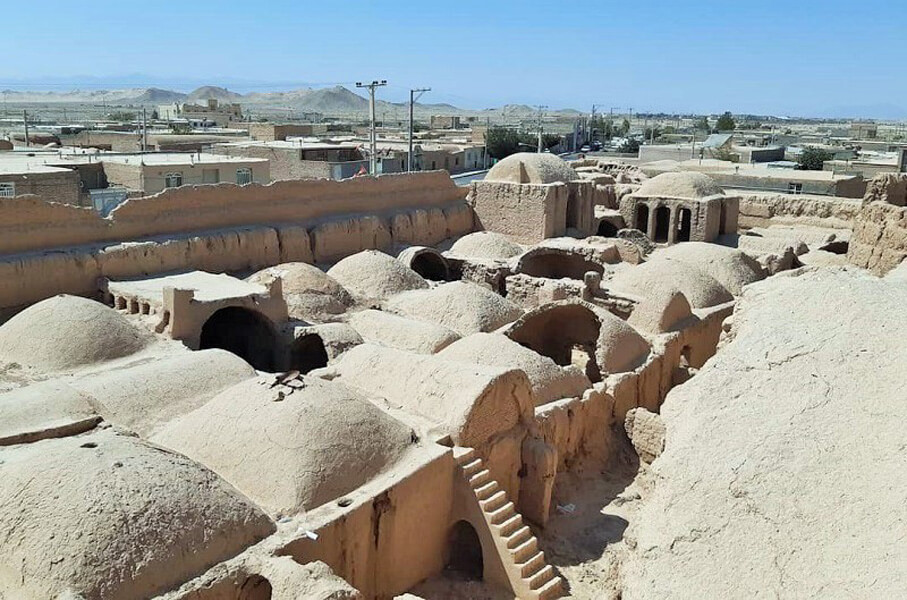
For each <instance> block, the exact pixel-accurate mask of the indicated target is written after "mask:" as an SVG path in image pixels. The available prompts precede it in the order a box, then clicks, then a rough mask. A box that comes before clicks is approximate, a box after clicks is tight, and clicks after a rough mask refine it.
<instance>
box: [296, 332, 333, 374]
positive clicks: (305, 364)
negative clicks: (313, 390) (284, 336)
mask: <svg viewBox="0 0 907 600" xmlns="http://www.w3.org/2000/svg"><path fill="white" fill-rule="evenodd" d="M326 366H328V353H327V350H325V348H324V340H322V339H321V336H320V335H318V334H317V333H307V334H303V335H301V336H299V337H298V338H296V341H294V342H293V346H292V347H291V348H290V369H291V370H294V369H295V370H297V371H299V372H300V373H308V372H309V371H311V370H312V369H320V368H321V367H326Z"/></svg>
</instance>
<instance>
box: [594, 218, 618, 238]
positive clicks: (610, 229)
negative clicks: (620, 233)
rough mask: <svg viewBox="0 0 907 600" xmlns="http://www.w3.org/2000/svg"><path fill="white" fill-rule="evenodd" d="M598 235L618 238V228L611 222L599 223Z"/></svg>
mask: <svg viewBox="0 0 907 600" xmlns="http://www.w3.org/2000/svg"><path fill="white" fill-rule="evenodd" d="M598 235H600V236H602V237H615V236H617V227H615V226H614V223H611V222H610V221H599V223H598Z"/></svg>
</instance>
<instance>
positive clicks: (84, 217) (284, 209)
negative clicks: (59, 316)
mask: <svg viewBox="0 0 907 600" xmlns="http://www.w3.org/2000/svg"><path fill="white" fill-rule="evenodd" d="M465 194H466V190H463V189H461V188H458V187H457V186H456V185H455V184H454V183H453V182H452V181H451V179H450V177H449V176H448V175H447V174H446V173H443V172H431V173H413V174H400V175H386V176H382V177H359V178H353V179H347V180H344V181H330V180H305V181H276V182H274V183H270V184H267V185H257V184H250V185H244V186H237V185H233V184H227V183H223V184H218V185H204V186H185V187H180V188H173V189H169V190H165V191H163V192H161V193H159V194H155V195H153V196H147V197H142V198H133V199H130V200H127V201H126V202H125V203H123V204H122V205H120V206H119V207H117V208H116V209H114V211H113V212H112V213H111V214H110V216H109V217H107V218H101V217H100V216H99V215H98V214H97V213H96V212H94V211H93V210H91V209H82V208H77V207H71V206H63V205H58V204H54V203H49V202H45V201H43V200H41V199H40V198H3V199H0V255H4V254H15V253H19V252H37V251H44V250H48V249H52V248H62V247H68V246H78V245H83V244H101V243H110V242H125V241H134V240H141V239H147V238H152V237H158V236H168V235H172V234H178V233H189V232H194V231H205V230H214V229H229V228H234V227H248V226H250V225H270V224H277V223H299V222H315V221H318V220H328V219H331V218H334V217H336V216H339V215H350V214H377V213H388V212H395V211H401V210H404V209H414V208H432V207H439V208H440V207H445V206H449V205H451V204H456V203H462V202H463V200H464V198H465Z"/></svg>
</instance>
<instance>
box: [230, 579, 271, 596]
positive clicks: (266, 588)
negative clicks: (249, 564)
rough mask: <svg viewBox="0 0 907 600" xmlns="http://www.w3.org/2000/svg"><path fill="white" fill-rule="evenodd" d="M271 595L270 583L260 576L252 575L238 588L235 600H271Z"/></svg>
mask: <svg viewBox="0 0 907 600" xmlns="http://www.w3.org/2000/svg"><path fill="white" fill-rule="evenodd" d="M272 593H273V590H272V589H271V582H269V581H268V580H267V579H265V578H264V577H262V576H261V575H252V576H251V577H249V578H247V579H246V580H245V581H244V582H243V584H242V587H240V588H239V594H238V595H237V597H236V600H271V594H272Z"/></svg>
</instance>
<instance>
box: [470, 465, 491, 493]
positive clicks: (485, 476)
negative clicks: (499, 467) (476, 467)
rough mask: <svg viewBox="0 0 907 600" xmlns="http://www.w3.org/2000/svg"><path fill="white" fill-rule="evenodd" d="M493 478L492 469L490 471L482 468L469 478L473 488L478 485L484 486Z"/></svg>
mask: <svg viewBox="0 0 907 600" xmlns="http://www.w3.org/2000/svg"><path fill="white" fill-rule="evenodd" d="M491 480H492V479H491V471H489V470H488V469H482V470H481V471H479V472H478V473H476V474H475V475H472V476H471V477H470V478H469V485H470V487H472V489H476V488H477V487H482V486H483V485H485V484H486V483H488V482H489V481H491Z"/></svg>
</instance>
